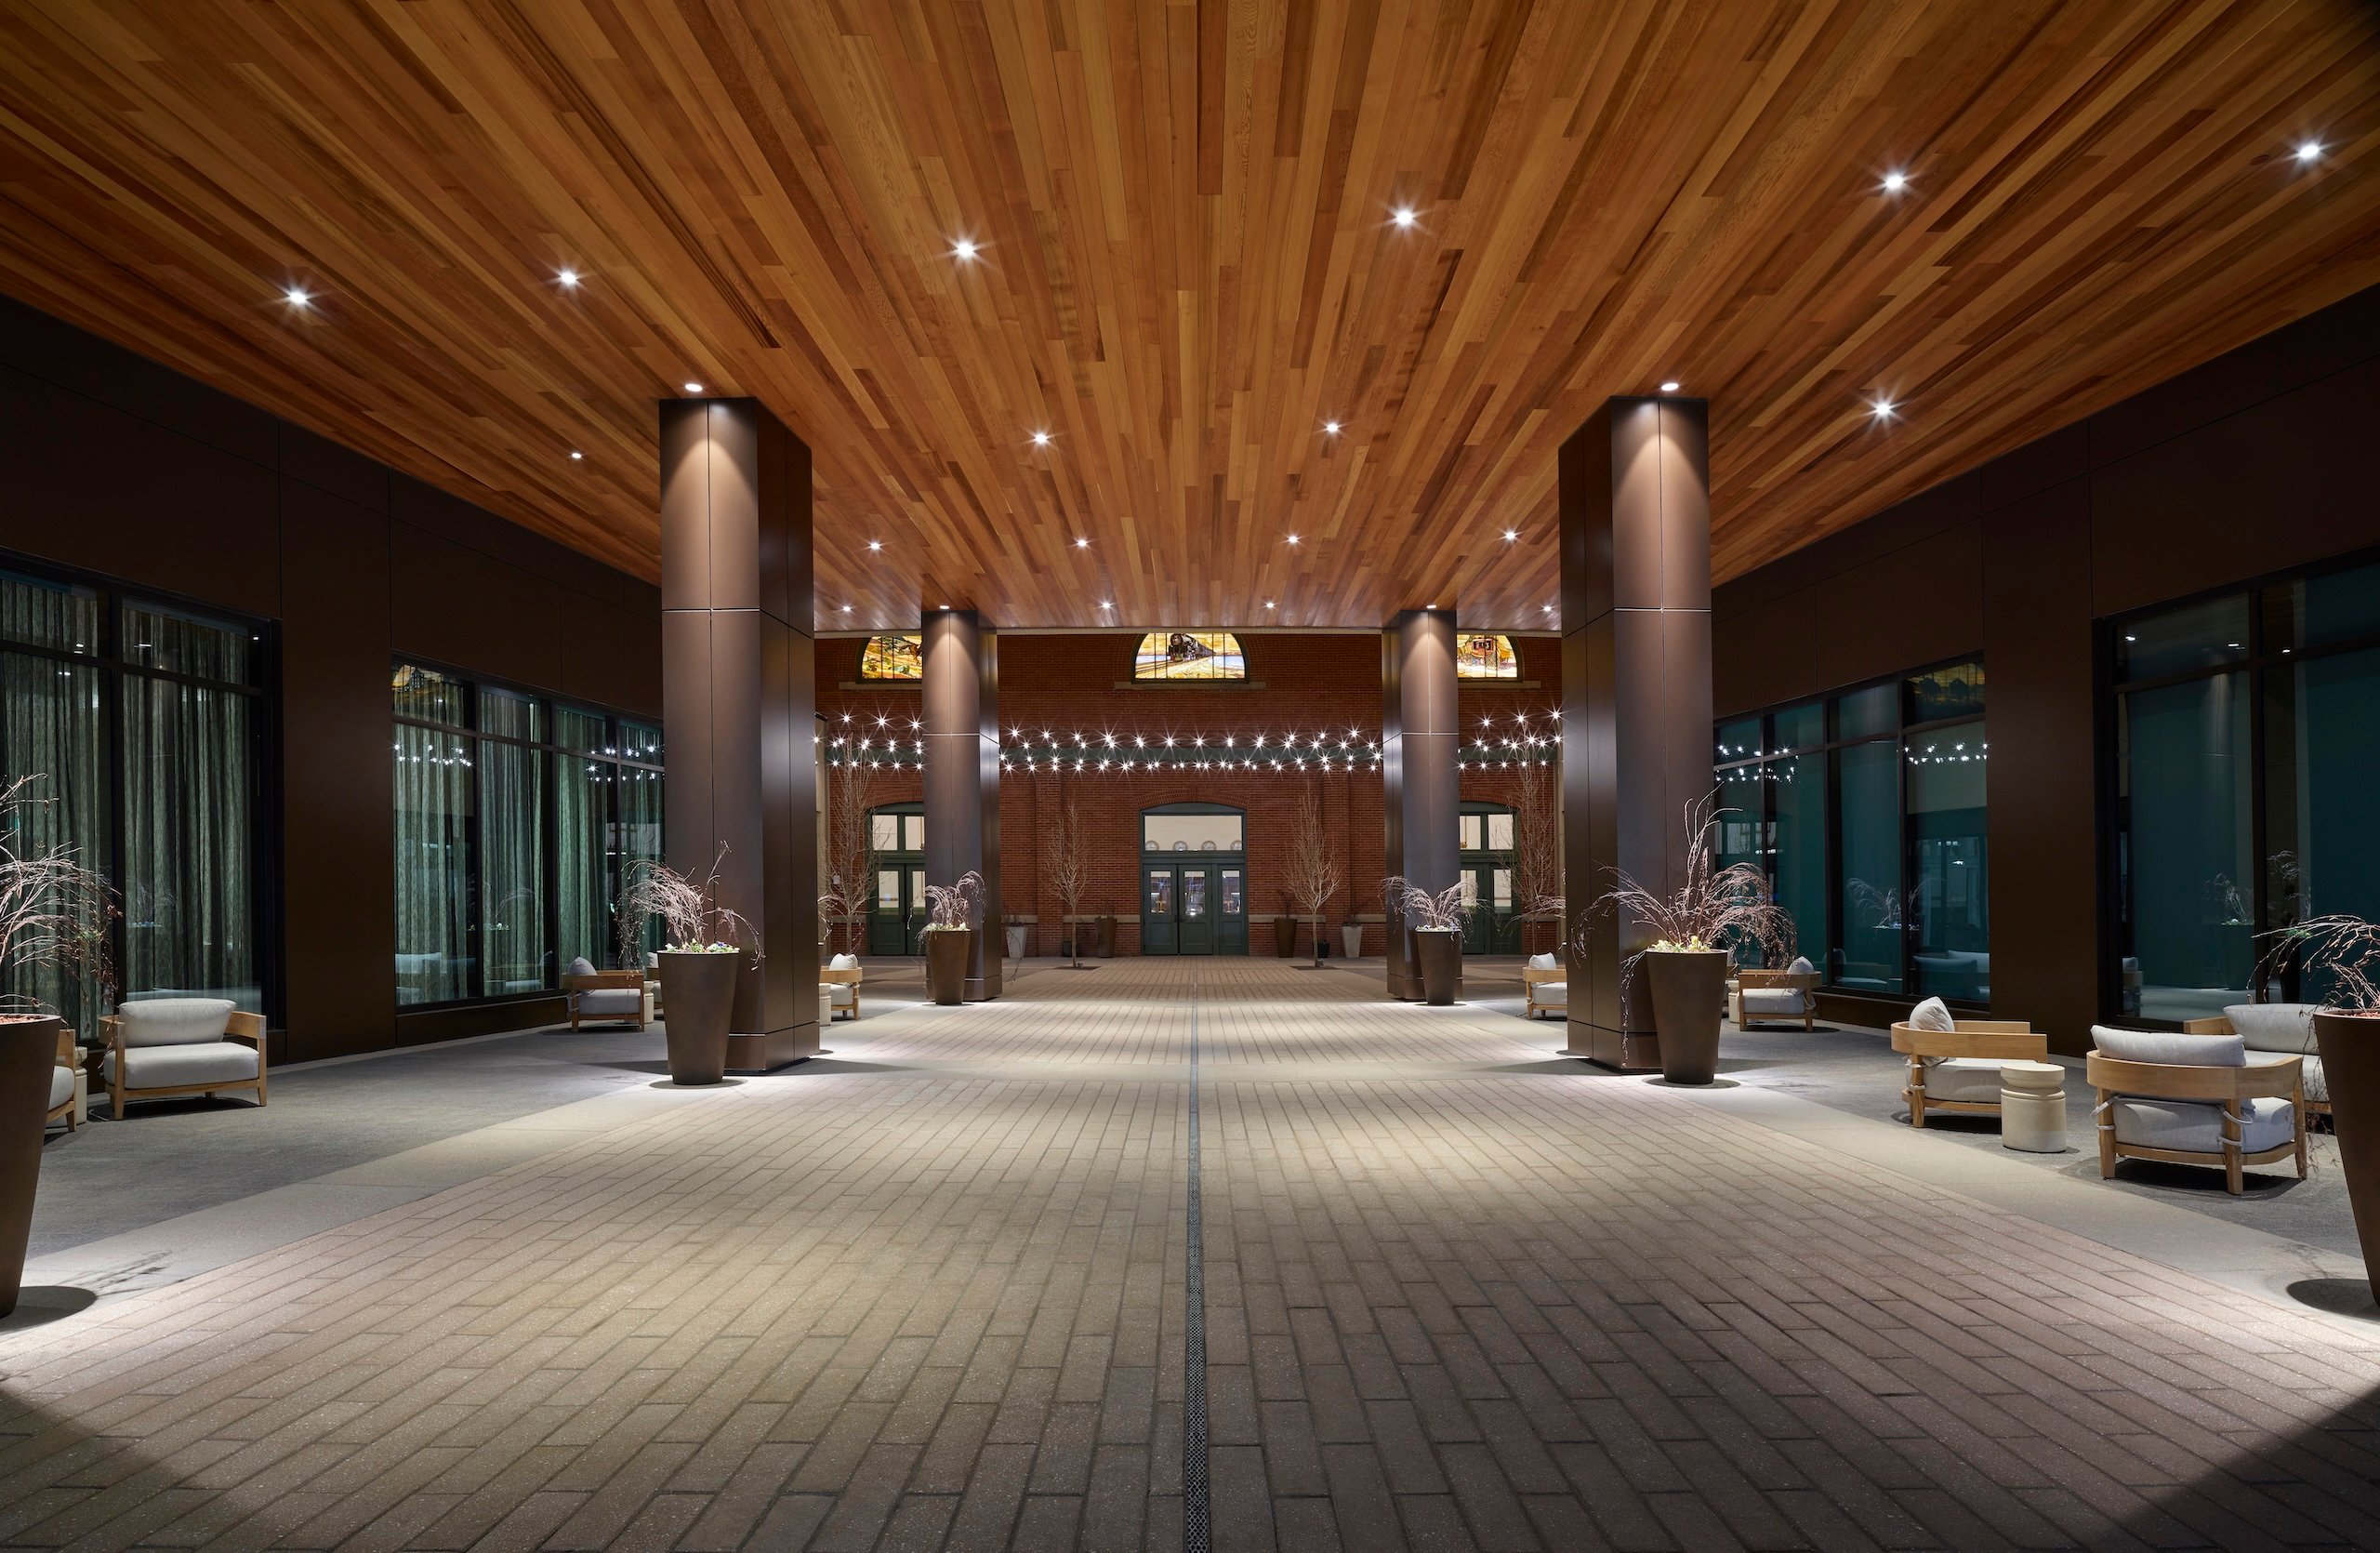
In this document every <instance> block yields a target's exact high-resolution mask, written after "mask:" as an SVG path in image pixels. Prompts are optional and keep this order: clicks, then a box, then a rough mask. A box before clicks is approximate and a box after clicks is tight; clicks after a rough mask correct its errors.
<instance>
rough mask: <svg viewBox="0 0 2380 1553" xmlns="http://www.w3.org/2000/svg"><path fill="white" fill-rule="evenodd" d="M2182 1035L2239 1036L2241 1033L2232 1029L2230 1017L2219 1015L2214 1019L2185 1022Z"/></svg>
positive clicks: (2188, 1020) (2187, 1020)
mask: <svg viewBox="0 0 2380 1553" xmlns="http://www.w3.org/2000/svg"><path fill="white" fill-rule="evenodd" d="M2182 1033H2183V1034H2184V1035H2237V1034H2239V1033H2240V1032H2239V1031H2238V1030H2236V1029H2232V1028H2231V1016H2230V1015H2228V1014H2218V1015H2215V1017H2214V1018H2212V1019H2185V1020H2183V1021H2182Z"/></svg>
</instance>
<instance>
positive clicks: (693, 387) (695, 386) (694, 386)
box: [685, 383, 703, 393]
mask: <svg viewBox="0 0 2380 1553" xmlns="http://www.w3.org/2000/svg"><path fill="white" fill-rule="evenodd" d="M685 388H686V392H688V393H700V392H702V391H703V386H702V384H700V383H688V384H686V385H685Z"/></svg>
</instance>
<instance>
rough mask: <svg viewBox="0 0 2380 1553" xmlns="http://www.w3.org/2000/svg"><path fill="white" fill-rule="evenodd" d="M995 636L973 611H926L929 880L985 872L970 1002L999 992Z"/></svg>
mask: <svg viewBox="0 0 2380 1553" xmlns="http://www.w3.org/2000/svg"><path fill="white" fill-rule="evenodd" d="M999 685H1000V673H999V640H998V633H997V632H996V631H994V630H993V629H992V628H991V627H989V626H987V625H985V624H984V623H983V621H982V620H981V619H980V618H979V617H977V616H976V614H975V612H974V611H973V610H972V609H937V610H932V611H931V612H929V613H928V614H927V615H926V617H925V724H926V727H925V746H926V772H925V776H926V780H925V797H926V883H929V884H951V883H957V882H958V880H959V876H960V875H962V874H965V873H968V872H970V871H971V870H972V871H973V872H975V873H980V874H982V875H983V876H984V908H983V917H982V920H981V921H979V922H977V923H975V924H974V925H975V936H974V941H973V943H972V944H971V945H970V946H969V949H968V952H967V991H966V996H967V997H968V998H969V999H971V1000H974V999H985V998H997V997H998V996H999V995H1000V952H1001V950H1002V949H1003V948H1004V946H1003V945H1002V944H1001V942H1000V714H999Z"/></svg>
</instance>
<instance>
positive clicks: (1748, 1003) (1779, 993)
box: [1742, 987, 1810, 1019]
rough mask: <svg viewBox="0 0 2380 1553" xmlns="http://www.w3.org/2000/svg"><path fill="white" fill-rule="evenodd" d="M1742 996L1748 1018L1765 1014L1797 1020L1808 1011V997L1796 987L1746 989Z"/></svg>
mask: <svg viewBox="0 0 2380 1553" xmlns="http://www.w3.org/2000/svg"><path fill="white" fill-rule="evenodd" d="M1742 996H1743V1000H1744V1015H1745V1016H1746V1017H1748V1018H1758V1017H1759V1016H1760V1015H1764V1014H1765V1015H1792V1017H1794V1018H1796V1019H1798V1018H1800V1017H1801V1016H1802V1015H1805V1014H1807V1013H1808V1012H1809V1011H1810V1001H1809V999H1810V995H1809V994H1808V993H1807V992H1805V991H1803V990H1802V989H1800V988H1798V987H1747V988H1745V989H1743V994H1742Z"/></svg>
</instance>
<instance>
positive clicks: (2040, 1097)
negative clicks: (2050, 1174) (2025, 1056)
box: [2000, 1062, 2066, 1154]
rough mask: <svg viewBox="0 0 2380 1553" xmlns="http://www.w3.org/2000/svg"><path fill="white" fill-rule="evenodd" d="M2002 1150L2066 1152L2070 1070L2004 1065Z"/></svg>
mask: <svg viewBox="0 0 2380 1553" xmlns="http://www.w3.org/2000/svg"><path fill="white" fill-rule="evenodd" d="M2000 1147H2001V1148H2021V1149H2023V1150H2024V1151H2025V1152H2026V1153H2028V1154H2062V1153H2064V1152H2066V1069H2063V1068H2060V1067H2059V1066H2058V1065H2057V1064H2056V1063H2054V1062H2003V1063H2002V1064H2001V1065H2000Z"/></svg>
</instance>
